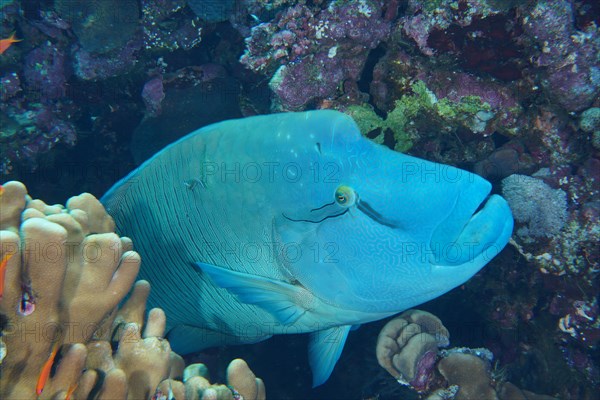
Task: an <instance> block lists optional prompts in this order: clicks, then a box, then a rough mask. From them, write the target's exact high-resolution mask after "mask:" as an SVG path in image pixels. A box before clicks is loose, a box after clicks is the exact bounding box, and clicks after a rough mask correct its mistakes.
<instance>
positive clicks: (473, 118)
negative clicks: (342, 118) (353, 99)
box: [344, 81, 495, 152]
mask: <svg viewBox="0 0 600 400" xmlns="http://www.w3.org/2000/svg"><path fill="white" fill-rule="evenodd" d="M411 90H412V93H411V94H405V95H403V96H402V97H400V98H399V99H398V100H396V101H395V102H394V109H393V110H391V111H390V112H389V113H388V114H387V116H386V117H385V118H382V117H380V116H379V115H377V113H376V112H375V110H374V109H373V107H372V106H371V105H370V104H367V103H363V104H360V105H351V106H349V107H347V108H346V109H345V110H344V111H345V112H346V114H348V115H350V116H351V117H352V118H354V120H355V121H356V124H357V125H358V128H359V129H360V131H361V133H362V134H363V135H365V136H368V137H369V138H371V139H372V140H373V141H375V142H376V143H383V141H384V135H385V132H386V131H390V132H391V133H392V135H393V137H394V150H396V151H400V152H405V151H408V150H410V149H411V148H412V146H413V145H414V142H415V141H416V139H418V138H419V137H421V136H422V135H423V134H425V133H427V134H428V136H429V133H431V132H434V133H435V134H436V135H439V134H440V133H442V134H445V133H447V132H454V131H456V130H457V129H459V128H466V129H469V130H471V131H473V132H475V133H479V132H483V131H484V130H485V128H486V126H487V123H488V122H489V121H491V120H492V119H493V118H494V117H495V114H494V113H493V112H492V108H491V106H490V105H489V104H488V103H486V102H483V101H482V100H481V98H480V97H479V96H464V97H462V98H461V99H460V100H459V101H452V100H450V99H448V98H443V99H438V98H437V97H436V96H435V94H434V93H433V92H432V91H431V90H429V89H428V88H427V86H426V85H425V83H424V82H423V81H417V82H415V83H413V84H412V86H411ZM377 131H379V132H378V133H377ZM374 132H375V133H376V135H373V133H374Z"/></svg>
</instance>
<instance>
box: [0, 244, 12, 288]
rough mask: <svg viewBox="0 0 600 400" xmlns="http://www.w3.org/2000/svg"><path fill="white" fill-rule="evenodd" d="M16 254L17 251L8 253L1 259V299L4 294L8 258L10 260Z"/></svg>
mask: <svg viewBox="0 0 600 400" xmlns="http://www.w3.org/2000/svg"><path fill="white" fill-rule="evenodd" d="M14 255H15V253H13V254H6V255H5V256H4V257H2V261H0V299H1V298H2V295H3V294H4V274H5V272H6V266H7V265H8V260H10V259H11V257H12V256H14Z"/></svg>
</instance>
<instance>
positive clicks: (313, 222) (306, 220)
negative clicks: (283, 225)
mask: <svg viewBox="0 0 600 400" xmlns="http://www.w3.org/2000/svg"><path fill="white" fill-rule="evenodd" d="M348 210H349V209H348V208H346V209H345V210H344V211H342V212H341V213H339V214H334V215H327V216H326V217H323V218H321V219H320V220H318V221H310V220H308V219H293V218H290V217H288V216H287V215H285V214H283V213H282V214H281V215H283V217H284V218H285V219H287V220H290V221H292V222H310V223H311V224H318V223H321V222H323V221H325V220H326V219H328V218H335V217H339V216H342V215H344V214H346V213H347V212H348Z"/></svg>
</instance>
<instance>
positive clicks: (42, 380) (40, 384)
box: [35, 342, 58, 396]
mask: <svg viewBox="0 0 600 400" xmlns="http://www.w3.org/2000/svg"><path fill="white" fill-rule="evenodd" d="M56 353H58V342H56V343H54V345H53V346H52V353H50V357H48V360H46V362H45V363H44V366H43V367H42V370H41V371H40V376H39V378H38V381H37V385H36V386H35V392H36V393H37V395H38V396H39V395H40V394H42V392H43V391H44V386H46V381H47V380H48V378H49V377H50V370H51V369H52V364H54V358H55V357H56Z"/></svg>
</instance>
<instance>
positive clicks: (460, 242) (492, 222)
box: [430, 193, 513, 274]
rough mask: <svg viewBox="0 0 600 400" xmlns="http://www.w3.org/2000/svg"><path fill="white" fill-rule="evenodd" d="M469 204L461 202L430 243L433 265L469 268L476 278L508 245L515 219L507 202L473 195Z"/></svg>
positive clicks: (494, 197) (480, 194) (456, 205)
mask: <svg viewBox="0 0 600 400" xmlns="http://www.w3.org/2000/svg"><path fill="white" fill-rule="evenodd" d="M461 197H463V196H461ZM469 200H470V201H469V202H468V204H461V199H460V198H459V199H458V200H457V202H456V204H455V207H454V209H453V210H452V212H451V213H450V214H449V215H448V217H447V218H446V219H445V220H444V221H443V222H442V223H441V224H440V225H438V227H437V228H436V229H435V231H434V233H433V235H432V239H431V242H430V250H431V252H430V254H431V255H432V257H433V260H432V261H431V263H432V264H433V265H435V266H439V267H467V266H468V267H471V268H469V269H470V270H471V273H472V274H474V273H475V272H477V271H478V270H479V269H480V268H482V267H483V266H484V265H485V264H486V263H488V262H489V261H490V260H491V259H492V258H494V257H495V256H496V255H497V254H498V253H499V252H500V251H501V250H502V249H503V248H504V246H506V244H507V243H508V240H509V239H510V236H511V234H512V229H513V217H512V212H511V210H510V207H509V206H508V203H507V202H506V200H504V198H502V197H501V196H498V195H491V196H488V195H487V193H479V194H478V195H473V193H471V194H470V197H469Z"/></svg>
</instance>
